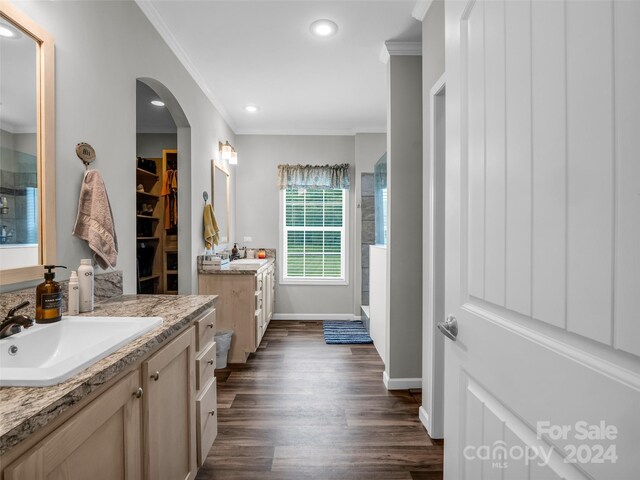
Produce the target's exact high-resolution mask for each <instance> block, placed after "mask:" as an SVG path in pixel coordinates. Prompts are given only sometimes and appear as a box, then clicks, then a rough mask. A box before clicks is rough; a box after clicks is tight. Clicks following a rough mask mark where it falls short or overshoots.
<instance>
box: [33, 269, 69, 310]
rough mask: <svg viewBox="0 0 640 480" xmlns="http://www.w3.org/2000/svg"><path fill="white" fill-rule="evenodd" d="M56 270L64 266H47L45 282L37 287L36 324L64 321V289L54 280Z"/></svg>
mask: <svg viewBox="0 0 640 480" xmlns="http://www.w3.org/2000/svg"><path fill="white" fill-rule="evenodd" d="M54 268H67V267H64V266H62V265H45V266H44V269H45V270H46V271H47V272H46V273H45V274H44V282H42V283H41V284H40V285H38V286H37V287H36V323H53V322H59V321H60V320H61V319H62V288H61V287H60V284H59V283H58V282H56V281H55V280H54V278H55V276H56V274H55V273H54V272H53V269H54Z"/></svg>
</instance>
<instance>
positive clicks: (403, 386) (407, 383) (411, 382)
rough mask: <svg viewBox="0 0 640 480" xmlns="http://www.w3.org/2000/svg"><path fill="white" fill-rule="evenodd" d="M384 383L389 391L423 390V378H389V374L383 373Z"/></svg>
mask: <svg viewBox="0 0 640 480" xmlns="http://www.w3.org/2000/svg"><path fill="white" fill-rule="evenodd" d="M382 382H383V383H384V386H385V387H386V389H387V390H409V389H410V388H422V378H389V374H387V372H386V371H385V372H382Z"/></svg>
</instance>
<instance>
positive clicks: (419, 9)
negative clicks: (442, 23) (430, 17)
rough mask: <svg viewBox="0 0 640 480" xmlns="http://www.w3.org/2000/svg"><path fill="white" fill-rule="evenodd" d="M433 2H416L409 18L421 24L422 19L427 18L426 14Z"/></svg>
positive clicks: (432, 0)
mask: <svg viewBox="0 0 640 480" xmlns="http://www.w3.org/2000/svg"><path fill="white" fill-rule="evenodd" d="M433 2H434V0H418V1H417V2H416V5H415V6H414V7H413V11H412V12H411V16H412V17H413V18H415V19H416V20H418V21H419V22H422V21H423V20H424V17H426V16H427V12H428V11H429V9H430V8H431V5H433Z"/></svg>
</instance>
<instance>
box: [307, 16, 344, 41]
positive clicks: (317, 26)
mask: <svg viewBox="0 0 640 480" xmlns="http://www.w3.org/2000/svg"><path fill="white" fill-rule="evenodd" d="M309 29H310V30H311V33H313V34H314V35H315V36H316V37H323V38H327V37H332V36H333V35H335V34H336V33H337V32H338V25H336V23H335V22H332V21H331V20H327V19H322V20H316V21H315V22H313V23H312V24H311V27H309Z"/></svg>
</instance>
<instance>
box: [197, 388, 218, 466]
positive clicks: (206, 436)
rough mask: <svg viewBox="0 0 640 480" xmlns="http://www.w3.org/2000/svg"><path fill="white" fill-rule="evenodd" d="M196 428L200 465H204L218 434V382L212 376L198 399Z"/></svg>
mask: <svg viewBox="0 0 640 480" xmlns="http://www.w3.org/2000/svg"><path fill="white" fill-rule="evenodd" d="M196 429H197V432H198V439H199V442H198V465H202V464H203V463H204V460H205V459H206V458H207V455H208V454H209V450H211V446H212V445H213V442H214V441H215V439H216V436H217V435H218V393H217V382H216V379H215V378H211V379H210V380H209V383H208V384H207V385H206V386H205V387H204V388H202V390H201V392H200V394H199V395H198V397H197V399H196Z"/></svg>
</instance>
